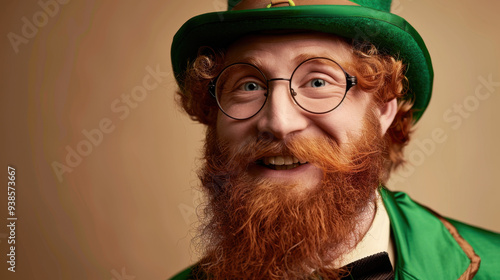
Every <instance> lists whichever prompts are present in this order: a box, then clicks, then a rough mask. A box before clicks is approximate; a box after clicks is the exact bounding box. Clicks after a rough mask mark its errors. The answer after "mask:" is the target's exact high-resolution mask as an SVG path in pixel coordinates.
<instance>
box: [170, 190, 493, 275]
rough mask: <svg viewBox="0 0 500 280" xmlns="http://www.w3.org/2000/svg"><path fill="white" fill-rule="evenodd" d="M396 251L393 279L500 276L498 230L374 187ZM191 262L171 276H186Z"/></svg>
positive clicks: (189, 270)
mask: <svg viewBox="0 0 500 280" xmlns="http://www.w3.org/2000/svg"><path fill="white" fill-rule="evenodd" d="M380 194H381V195H382V199H383V201H384V204H385V207H386V208H387V213H388V214H389V218H390V220H391V229H392V234H393V238H394V245H395V250H396V252H395V253H396V264H395V279H421V280H428V279H431V280H435V279H438V280H447V279H450V280H455V279H472V276H474V275H475V276H474V279H479V280H480V279H500V234H498V233H493V232H489V231H486V230H483V229H479V228H476V227H472V226H469V225H465V224H463V223H460V222H457V221H454V220H450V219H445V218H443V217H441V216H440V215H439V214H437V213H435V212H433V211H432V210H430V209H428V208H426V207H423V206H421V205H420V204H418V203H416V202H414V201H413V200H411V198H410V197H409V196H408V195H407V194H405V193H402V192H391V191H389V190H387V189H385V188H381V189H380ZM191 269H192V267H190V268H188V269H186V270H184V271H183V272H181V273H179V274H177V275H176V276H174V277H173V278H171V279H172V280H182V279H189V278H190V274H191Z"/></svg>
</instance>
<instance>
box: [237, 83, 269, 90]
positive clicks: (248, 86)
mask: <svg viewBox="0 0 500 280" xmlns="http://www.w3.org/2000/svg"><path fill="white" fill-rule="evenodd" d="M241 89H242V90H244V91H256V90H263V89H264V88H263V87H262V86H261V85H259V84H258V83H256V82H246V83H244V84H243V85H242V86H241Z"/></svg>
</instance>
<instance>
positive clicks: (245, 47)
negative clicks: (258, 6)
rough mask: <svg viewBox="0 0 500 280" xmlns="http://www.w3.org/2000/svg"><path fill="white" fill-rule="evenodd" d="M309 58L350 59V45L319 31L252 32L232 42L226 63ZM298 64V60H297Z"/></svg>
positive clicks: (344, 60)
mask: <svg viewBox="0 0 500 280" xmlns="http://www.w3.org/2000/svg"><path fill="white" fill-rule="evenodd" d="M310 57H328V58H331V59H333V60H335V61H337V62H346V61H350V60H351V59H352V47H351V46H350V44H349V43H347V42H346V40H345V39H344V38H342V37H339V36H336V35H332V34H326V33H319V32H307V33H305V32H282V33H272V34H271V33H270V34H254V35H248V36H245V37H243V38H241V39H239V40H237V41H235V42H234V43H232V44H231V45H230V46H229V47H228V49H227V53H226V59H225V61H226V64H231V63H235V62H255V61H257V62H258V61H266V62H276V63H283V62H291V61H294V60H304V59H307V58H310ZM298 63H300V61H298Z"/></svg>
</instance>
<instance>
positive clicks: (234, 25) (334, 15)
mask: <svg viewBox="0 0 500 280" xmlns="http://www.w3.org/2000/svg"><path fill="white" fill-rule="evenodd" d="M273 2H274V3H273ZM276 2H288V3H289V5H290V6H288V4H287V6H282V5H280V7H276V6H275V5H274V4H275V3H276ZM339 3H342V4H344V5H338V4H339ZM238 4H240V6H238ZM312 4H314V5H312ZM316 4H318V5H316ZM346 4H347V5H346ZM267 6H269V7H270V8H267ZM390 6H391V0H351V1H347V0H295V1H276V0H273V1H270V0H267V1H265V0H252V1H249V0H248V1H245V0H243V1H241V0H228V11H225V12H214V13H207V14H202V15H199V16H196V17H193V18H191V19H190V20H188V21H187V22H186V23H185V24H184V25H183V26H182V27H181V28H180V29H179V31H177V34H175V36H174V39H173V42H172V48H171V59H172V67H173V70H174V74H175V77H176V79H177V82H179V80H180V77H182V75H183V73H184V71H185V70H186V67H187V65H188V61H193V60H194V59H195V58H196V56H197V53H198V49H199V47H201V46H211V47H225V46H227V45H228V44H230V43H231V42H233V41H235V40H236V39H238V38H240V37H242V36H244V35H245V34H249V33H255V32H259V31H266V30H280V29H281V30H286V29H289V30H311V31H319V32H325V33H332V34H336V35H339V36H342V37H346V38H353V39H356V40H359V41H368V42H371V43H372V44H374V45H375V46H377V47H378V49H379V50H381V51H383V52H384V53H389V54H392V55H394V56H396V57H398V58H400V59H402V60H403V62H404V63H405V64H406V65H407V72H406V76H407V78H408V81H409V91H408V95H409V96H408V97H409V98H414V100H415V103H414V105H413V109H414V114H413V116H414V120H415V122H416V121H418V119H419V118H420V117H421V116H422V114H423V112H424V111H425V109H426V108H427V105H428V104H429V100H430V98H431V93H432V83H433V79H434V72H433V69H432V62H431V57H430V55H429V52H428V51H427V48H426V46H425V43H424V41H423V40H422V38H421V37H420V35H419V34H418V32H417V31H416V30H415V29H414V28H413V27H412V26H411V25H410V24H409V23H408V22H407V21H406V20H404V19H403V18H401V17H399V16H397V15H394V14H391V13H390V12H389V11H390ZM248 8H249V9H248Z"/></svg>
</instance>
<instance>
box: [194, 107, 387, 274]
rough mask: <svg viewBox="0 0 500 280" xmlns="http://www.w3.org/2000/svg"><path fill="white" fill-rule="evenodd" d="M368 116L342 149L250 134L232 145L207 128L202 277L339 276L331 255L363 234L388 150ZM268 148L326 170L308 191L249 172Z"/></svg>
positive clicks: (326, 142) (332, 143)
mask: <svg viewBox="0 0 500 280" xmlns="http://www.w3.org/2000/svg"><path fill="white" fill-rule="evenodd" d="M374 120H375V119H374V118H373V117H370V116H369V117H368V118H367V119H366V120H365V125H364V131H363V133H362V136H361V137H360V138H359V139H357V140H356V141H355V142H353V143H350V144H345V145H344V144H343V145H342V147H339V145H338V144H337V143H336V142H335V141H333V140H331V139H327V138H321V139H303V138H298V137H293V138H291V139H288V140H287V141H283V142H275V141H272V140H266V139H252V140H250V141H249V142H248V143H242V145H240V146H239V147H229V146H228V145H226V144H224V143H222V142H221V140H220V139H218V138H217V135H216V133H215V129H214V128H213V127H209V128H208V130H207V141H206V145H205V161H206V162H205V165H204V166H203V168H202V170H201V172H200V178H201V181H202V185H203V190H204V191H205V192H206V194H207V195H208V202H207V205H206V208H205V209H204V210H205V217H204V220H203V221H202V223H203V227H202V230H201V233H200V236H199V241H200V243H201V244H200V245H201V246H202V247H203V248H204V251H203V254H204V257H203V258H202V260H201V261H200V263H199V264H198V272H199V273H200V274H199V275H202V274H206V275H210V277H209V278H211V279H308V278H309V279H311V278H314V276H322V277H324V278H326V279H337V278H339V277H340V276H341V275H342V274H345V271H344V270H342V269H338V268H335V267H334V265H332V264H333V263H334V261H335V260H337V261H338V260H340V258H341V256H342V255H343V254H344V253H346V252H348V251H350V250H351V249H352V248H353V247H354V246H355V245H356V244H357V243H358V242H359V240H360V239H361V238H362V235H363V234H364V232H360V231H359V229H358V227H357V226H358V225H359V223H360V217H361V216H362V214H363V212H365V210H366V208H367V207H370V205H372V204H371V203H372V202H373V201H374V199H375V196H374V194H375V190H376V189H377V187H378V186H379V182H380V179H381V178H383V173H384V170H385V168H384V166H385V156H384V148H383V146H384V145H383V140H382V137H381V136H380V132H379V131H380V126H379V125H378V120H375V121H374ZM270 154H290V155H294V156H296V157H297V158H299V159H307V161H308V162H309V163H310V164H313V165H315V166H317V167H319V168H320V169H321V170H322V171H323V178H322V181H321V183H320V184H319V185H318V186H316V187H314V188H312V189H308V190H307V191H306V192H305V193H302V194H301V193H298V192H294V191H293V190H294V189H296V188H297V185H294V184H290V185H284V184H283V183H276V182H275V181H274V182H273V181H272V180H263V179H258V178H255V177H252V176H251V175H249V174H248V173H247V172H246V169H247V167H248V166H249V164H254V163H255V161H257V160H258V159H260V158H262V157H264V156H266V155H270Z"/></svg>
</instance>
